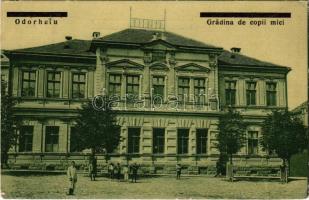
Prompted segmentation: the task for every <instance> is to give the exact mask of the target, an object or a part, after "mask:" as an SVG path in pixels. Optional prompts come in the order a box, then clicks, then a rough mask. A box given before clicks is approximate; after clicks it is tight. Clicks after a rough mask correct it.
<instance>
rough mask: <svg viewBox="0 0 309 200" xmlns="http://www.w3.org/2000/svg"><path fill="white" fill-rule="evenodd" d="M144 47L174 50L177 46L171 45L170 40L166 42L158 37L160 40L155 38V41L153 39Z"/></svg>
mask: <svg viewBox="0 0 309 200" xmlns="http://www.w3.org/2000/svg"><path fill="white" fill-rule="evenodd" d="M143 49H147V50H160V51H172V50H175V49H176V48H175V47H174V46H173V45H171V44H170V43H168V42H166V41H164V40H162V39H158V40H154V41H151V42H149V43H147V44H145V45H144V46H143Z"/></svg>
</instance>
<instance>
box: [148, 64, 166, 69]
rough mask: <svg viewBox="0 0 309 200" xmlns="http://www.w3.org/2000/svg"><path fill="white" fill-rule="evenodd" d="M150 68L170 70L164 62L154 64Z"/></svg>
mask: <svg viewBox="0 0 309 200" xmlns="http://www.w3.org/2000/svg"><path fill="white" fill-rule="evenodd" d="M149 68H150V69H151V70H169V67H168V65H166V64H165V63H163V62H154V63H152V64H151V65H150V66H149Z"/></svg>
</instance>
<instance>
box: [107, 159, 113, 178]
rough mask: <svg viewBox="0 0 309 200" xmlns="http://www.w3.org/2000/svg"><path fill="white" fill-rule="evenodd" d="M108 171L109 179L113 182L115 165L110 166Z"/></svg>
mask: <svg viewBox="0 0 309 200" xmlns="http://www.w3.org/2000/svg"><path fill="white" fill-rule="evenodd" d="M108 170H109V177H110V179H111V180H113V179H114V164H113V163H110V164H109V166H108Z"/></svg>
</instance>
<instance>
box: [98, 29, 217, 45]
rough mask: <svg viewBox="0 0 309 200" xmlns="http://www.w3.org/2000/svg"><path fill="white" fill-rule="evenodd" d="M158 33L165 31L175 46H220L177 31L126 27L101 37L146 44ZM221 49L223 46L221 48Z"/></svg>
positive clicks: (166, 38)
mask: <svg viewBox="0 0 309 200" xmlns="http://www.w3.org/2000/svg"><path fill="white" fill-rule="evenodd" d="M156 33H163V34H164V37H165V38H164V40H165V41H166V42H168V43H170V44H172V45H175V46H183V47H198V48H220V47H216V46H213V45H210V44H205V43H203V42H199V41H196V40H192V39H190V38H186V37H184V36H181V35H177V34H175V33H171V32H167V31H164V32H163V31H157V30H145V29H125V30H122V31H119V32H116V33H112V34H110V35H107V36H104V37H101V38H99V40H101V41H105V42H118V43H119V42H120V43H132V44H146V43H149V42H151V41H152V39H153V35H154V34H156ZM220 49H221V48H220Z"/></svg>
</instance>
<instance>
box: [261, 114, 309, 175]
mask: <svg viewBox="0 0 309 200" xmlns="http://www.w3.org/2000/svg"><path fill="white" fill-rule="evenodd" d="M262 131H263V135H262V138H261V145H262V146H263V148H264V149H265V150H267V151H268V152H271V151H272V152H275V153H276V154H277V156H278V157H279V158H281V159H282V161H283V170H284V171H285V172H286V177H285V179H286V181H288V175H289V174H288V170H286V167H287V165H288V166H290V159H291V157H292V155H294V154H296V153H298V152H301V151H302V150H304V149H305V148H307V143H308V135H307V132H306V128H305V126H304V125H303V122H302V121H301V119H300V118H298V117H297V116H295V115H294V114H293V113H291V112H289V111H287V110H285V111H273V112H272V113H271V114H270V115H268V116H267V118H266V119H265V121H264V123H263V126H262Z"/></svg>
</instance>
